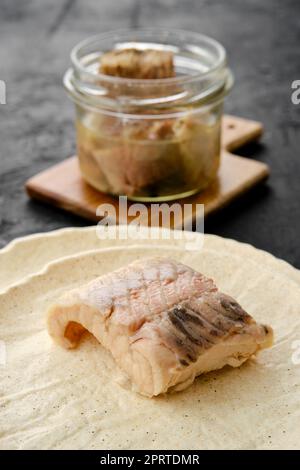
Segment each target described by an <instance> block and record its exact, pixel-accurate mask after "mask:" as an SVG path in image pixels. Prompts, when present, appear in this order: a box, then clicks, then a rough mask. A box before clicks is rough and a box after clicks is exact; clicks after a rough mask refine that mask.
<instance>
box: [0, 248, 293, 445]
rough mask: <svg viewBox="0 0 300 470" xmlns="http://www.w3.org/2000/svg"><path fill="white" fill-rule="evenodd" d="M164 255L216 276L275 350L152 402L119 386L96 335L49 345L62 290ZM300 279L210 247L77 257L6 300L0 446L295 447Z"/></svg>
mask: <svg viewBox="0 0 300 470" xmlns="http://www.w3.org/2000/svg"><path fill="white" fill-rule="evenodd" d="M158 254H161V255H165V256H170V257H173V258H175V259H179V260H181V261H182V262H184V263H186V264H188V265H190V266H191V267H193V268H195V269H198V270H199V271H202V272H203V273H204V274H206V275H208V276H211V277H213V278H214V279H215V280H216V282H217V284H218V285H219V287H220V289H222V290H223V291H224V292H227V293H228V294H231V295H233V296H234V297H236V298H237V300H238V301H239V302H241V304H242V305H243V306H244V307H245V308H246V309H247V310H248V311H249V312H250V313H251V314H252V315H253V316H254V317H255V318H256V319H257V320H258V321H261V322H265V323H270V324H271V325H272V326H273V328H274V330H275V337H276V342H275V345H274V347H273V348H271V349H269V350H266V351H262V353H261V354H260V355H259V357H258V359H257V361H249V362H248V363H247V364H245V365H244V366H242V367H241V368H238V369H231V368H225V369H224V370H222V371H218V372H215V373H210V374H207V375H205V376H202V377H199V378H198V379H197V380H196V381H195V383H194V384H193V385H192V386H191V387H190V388H189V389H187V390H186V391H184V392H181V393H177V394H173V395H167V396H161V397H158V398H155V399H149V398H144V397H141V396H139V395H137V394H135V393H133V392H131V391H128V390H126V389H124V388H122V387H121V386H120V385H118V371H117V368H116V366H115V364H114V362H113V360H112V358H111V357H110V354H109V353H108V352H106V351H105V350H103V348H102V347H101V346H100V345H99V344H98V343H97V342H96V341H95V340H94V339H93V338H91V337H87V338H86V339H85V340H84V342H83V343H82V344H81V346H80V347H79V348H78V349H77V350H74V351H66V350H64V349H62V348H60V347H59V346H56V345H54V344H52V341H51V339H50V338H49V337H48V334H47V332H46V328H45V312H46V309H47V307H48V306H49V305H50V304H51V303H52V302H54V301H55V300H56V299H57V297H58V296H59V295H60V294H61V293H62V292H63V291H65V290H66V289H69V288H73V287H76V286H78V285H80V284H82V283H83V282H86V281H88V280H90V279H92V278H94V277H96V276H98V275H101V274H104V273H106V272H108V271H110V270H113V269H116V268H118V267H120V266H123V265H125V264H127V263H129V262H131V261H132V260H134V259H137V258H143V257H145V256H153V255H158ZM299 305H300V290H299V284H298V283H296V282H294V281H291V280H288V279H287V277H285V276H282V275H277V274H276V272H275V270H274V272H273V273H272V272H271V271H270V270H268V269H264V268H263V267H262V266H260V267H258V265H257V262H254V261H253V260H251V259H250V257H247V256H245V257H244V258H243V262H241V257H240V256H236V255H234V254H232V253H231V252H230V251H227V252H226V251H224V250H219V251H217V250H215V249H213V250H212V249H208V248H205V249H204V250H202V251H201V252H200V253H194V252H188V251H186V250H181V249H179V248H168V247H166V246H165V247H163V248H159V247H158V246H157V247H155V248H150V247H146V246H145V247H143V246H136V247H134V246H132V247H126V248H125V247H119V248H110V249H106V250H100V251H94V252H91V253H85V254H81V255H79V256H76V257H71V258H68V259H65V260H60V261H57V262H55V263H53V264H51V265H49V266H48V267H47V268H46V270H44V272H43V273H41V274H39V275H35V276H32V277H28V278H27V279H25V280H24V282H22V283H20V284H19V285H18V286H15V287H13V288H11V289H9V290H8V291H7V292H6V293H4V294H2V295H0V331H1V340H2V342H3V343H2V344H5V345H6V353H7V363H6V366H1V374H2V377H1V401H0V406H1V413H0V429H1V433H0V447H1V448H2V449H6V448H9V449H37V448H42V449H77V448H79V449H101V448H103V449H117V448H120V449H132V448H134V449H170V448H172V449H221V448H225V449H278V448H291V449H295V448H298V447H299V432H300V429H299V426H300V425H299V423H300V419H299V410H300V365H297V363H296V362H295V361H294V363H293V361H292V354H293V349H292V345H293V344H294V341H296V340H299V339H300V316H299Z"/></svg>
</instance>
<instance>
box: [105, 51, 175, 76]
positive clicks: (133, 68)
mask: <svg viewBox="0 0 300 470" xmlns="http://www.w3.org/2000/svg"><path fill="white" fill-rule="evenodd" d="M100 72H101V73H104V74H105V75H112V76H116V77H123V78H139V79H149V78H151V79H153V78H170V77H174V75H175V71H174V64H173V53H172V52H170V51H157V50H152V49H147V50H138V49H121V50H113V51H109V52H106V53H105V54H103V55H102V57H101V63H100Z"/></svg>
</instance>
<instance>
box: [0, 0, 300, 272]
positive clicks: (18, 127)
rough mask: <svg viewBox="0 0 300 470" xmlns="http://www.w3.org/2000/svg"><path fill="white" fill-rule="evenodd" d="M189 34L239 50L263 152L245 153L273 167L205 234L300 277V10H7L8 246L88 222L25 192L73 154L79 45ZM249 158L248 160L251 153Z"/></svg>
mask: <svg viewBox="0 0 300 470" xmlns="http://www.w3.org/2000/svg"><path fill="white" fill-rule="evenodd" d="M151 25H156V26H165V27H166V28H168V27H180V28H183V29H189V30H194V31H198V32H202V33H205V34H209V35H211V36H214V37H215V38H216V39H218V40H219V41H221V42H222V43H223V44H224V45H225V47H226V48H227V50H228V54H229V61H230V65H231V67H232V68H233V70H234V73H235V77H236V84H235V87H234V90H233V92H232V94H231V95H230V97H229V98H228V100H227V103H226V111H227V112H229V113H232V114H236V115H240V116H244V117H248V118H252V119H256V120H260V121H262V122H263V123H264V124H265V127H266V132H265V135H264V138H263V140H262V143H261V144H260V145H254V146H251V148H247V149H244V150H243V154H244V155H248V156H252V155H253V156H254V157H255V158H257V159H260V160H262V161H265V162H267V163H268V164H269V165H270V166H271V170H272V175H271V178H270V180H269V182H268V184H267V185H265V186H262V187H260V188H257V189H256V190H254V191H252V192H251V193H250V194H248V195H247V196H246V197H244V198H242V199H241V200H240V201H238V202H237V203H234V204H233V205H231V206H230V207H228V208H227V209H226V210H224V211H222V212H220V213H219V214H217V215H216V216H214V217H213V218H211V219H210V220H208V222H207V224H206V231H208V232H213V233H216V234H218V235H222V236H225V237H231V238H235V239H237V240H240V241H245V242H249V243H251V244H253V245H255V246H257V247H259V248H262V249H265V250H268V251H270V252H271V253H273V254H275V255H276V256H279V257H281V258H284V259H286V260H287V261H289V262H291V263H292V264H294V265H296V266H297V267H300V243H299V237H300V154H299V150H298V145H299V126H300V105H298V106H296V105H293V104H292V103H291V83H292V81H293V80H296V79H300V67H299V65H300V60H299V52H300V51H299V44H300V2H299V0H285V1H280V0H278V1H275V0H227V1H226V2H225V1H224V0H184V1H183V0H141V1H135V0H122V1H119V2H114V1H112V0H65V1H60V2H57V1H54V0H26V1H21V0H0V44H1V46H0V64H1V65H0V67H1V68H0V79H2V80H5V81H6V84H7V104H6V105H0V207H1V212H0V246H3V245H4V244H5V243H6V242H8V241H10V240H11V239H13V238H15V237H16V236H20V235H24V234H28V233H33V232H39V231H48V230H52V229H55V228H59V227H66V226H81V225H87V224H88V222H86V221H84V220H83V219H80V218H77V217H74V216H72V215H69V214H67V213H64V212H62V211H59V210H56V209H54V208H51V207H47V206H44V205H42V204H39V203H36V202H31V201H29V200H28V198H27V196H26V195H25V193H24V190H23V184H24V182H25V180H26V179H27V178H28V177H29V176H32V175H33V174H35V173H37V172H38V171H40V170H42V169H44V168H47V167H49V166H50V165H52V164H53V163H55V162H57V161H59V160H61V159H62V158H64V157H67V156H69V155H70V154H72V153H73V152H74V149H75V145H74V129H73V107H72V105H71V103H70V102H69V101H68V99H67V97H66V95H65V92H64V90H63V88H62V84H61V80H62V75H63V73H64V71H65V69H66V67H67V64H68V60H69V51H70V49H71V47H72V46H73V45H74V44H76V43H77V42H78V41H79V40H81V39H83V38H85V37H86V36H88V35H91V34H95V33H97V32H102V31H106V30H109V29H113V28H114V29H115V28H120V27H139V26H151ZM240 153H241V152H240Z"/></svg>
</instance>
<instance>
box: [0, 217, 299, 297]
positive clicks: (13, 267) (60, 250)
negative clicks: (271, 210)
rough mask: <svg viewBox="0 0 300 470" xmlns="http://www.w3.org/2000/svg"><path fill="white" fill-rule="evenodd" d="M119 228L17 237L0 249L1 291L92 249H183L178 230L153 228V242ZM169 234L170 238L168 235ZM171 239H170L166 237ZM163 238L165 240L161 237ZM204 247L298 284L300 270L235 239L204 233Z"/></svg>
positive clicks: (184, 242) (142, 232) (183, 243)
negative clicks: (134, 246)
mask: <svg viewBox="0 0 300 470" xmlns="http://www.w3.org/2000/svg"><path fill="white" fill-rule="evenodd" d="M121 230H122V226H118V227H111V228H109V232H111V233H112V232H113V231H116V233H117V235H118V237H117V239H116V240H113V239H111V238H110V237H107V238H104V239H99V238H98V237H97V234H96V227H95V226H91V227H86V228H66V229H60V230H55V231H52V232H47V233H38V234H34V235H29V236H27V237H23V238H19V239H16V240H14V241H13V242H11V243H10V244H8V245H7V246H6V247H5V248H3V249H2V250H0V266H1V269H0V292H1V291H4V290H5V289H6V288H8V287H9V286H11V285H14V284H16V283H18V282H19V281H21V280H22V279H23V278H24V277H26V276H28V275H30V274H33V273H37V272H39V271H40V270H41V269H43V267H44V266H46V265H47V264H48V263H49V262H51V261H55V260H57V259H59V258H62V257H67V256H71V255H74V254H78V253H82V252H85V251H90V250H93V249H99V248H106V247H109V246H119V245H120V246H124V245H126V246H130V245H132V244H138V243H147V244H150V245H155V244H157V243H159V244H165V245H166V246H170V243H171V244H172V246H185V244H186V240H182V239H180V238H178V237H177V234H178V235H180V236H181V235H182V232H181V231H172V232H169V231H168V230H167V229H155V231H156V234H157V237H156V239H154V240H153V239H150V237H149V236H148V238H147V240H146V235H147V234H148V235H149V231H151V232H153V229H147V228H142V229H141V239H140V240H137V239H136V240H127V239H120V237H119V236H120V231H121ZM170 233H171V235H170ZM169 235H170V236H171V240H170V238H169ZM164 237H166V238H164ZM189 237H192V239H199V237H200V241H201V237H202V235H201V234H197V233H193V234H192V233H191V232H189ZM204 246H205V247H206V248H210V249H215V250H217V251H220V250H221V251H223V250H224V251H226V252H229V253H232V254H237V255H240V256H241V257H242V258H244V257H247V258H250V259H254V260H255V261H256V262H257V263H258V264H260V265H262V266H264V268H267V269H270V270H271V271H273V270H275V271H276V272H278V273H280V274H282V275H284V276H287V277H288V278H289V279H292V280H295V281H297V282H299V283H300V271H299V270H297V269H296V268H293V267H292V266H291V265H289V264H288V263H286V262H285V261H282V260H279V259H277V258H275V257H274V256H272V255H271V254H269V253H267V252H265V251H262V250H258V249H256V248H254V247H253V246H251V245H247V244H245V243H240V242H237V241H235V240H230V239H226V238H221V237H217V236H215V235H208V234H206V235H205V237H204Z"/></svg>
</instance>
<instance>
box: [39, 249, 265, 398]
mask: <svg viewBox="0 0 300 470" xmlns="http://www.w3.org/2000/svg"><path fill="white" fill-rule="evenodd" d="M85 330H88V331H89V332H90V333H92V334H93V335H94V336H95V337H96V338H97V339H98V341H99V342H100V343H101V344H102V345H103V347H105V348H106V349H108V350H109V351H110V352H111V354H112V355H113V357H114V359H115V361H116V363H117V364H118V365H119V367H120V368H121V369H122V370H123V371H124V372H125V373H126V375H127V376H128V378H129V379H130V380H131V383H132V388H133V389H134V390H135V391H137V392H139V393H141V394H143V395H146V396H150V397H151V396H154V395H159V394H161V393H164V392H167V391H168V390H170V389H172V390H181V389H184V388H186V387H187V386H188V385H189V384H191V383H192V382H193V380H194V379H195V377H196V376H197V375H199V374H202V373H204V372H208V371H211V370H215V369H220V368H222V367H223V366H225V365H226V364H228V365H230V366H233V367H238V366H240V365H241V364H242V363H243V362H245V361H246V360H247V359H248V358H249V357H251V356H252V355H254V354H255V353H257V352H258V351H259V350H260V349H263V348H267V347H269V346H271V345H272V340H273V332H272V329H271V328H270V327H269V326H266V325H260V324H258V323H256V322H255V320H254V319H253V318H252V317H251V316H250V315H248V314H247V313H246V312H245V311H244V310H243V308H242V307H241V306H240V305H239V304H238V303H237V302H236V301H235V300H234V299H233V298H231V297H229V296H228V295H226V294H223V293H221V292H219V291H218V289H217V287H216V286H215V284H214V282H213V281H212V280H211V279H208V278H207V277H205V276H204V275H202V274H200V273H199V272H197V271H194V270H193V269H191V268H190V267H188V266H185V265H183V264H181V263H178V262H176V261H173V260H170V259H167V258H150V259H146V260H142V261H136V262H134V263H132V264H130V265H128V266H126V267H123V268H121V269H119V270H117V271H114V272H112V273H110V274H107V275H104V276H101V277H99V278H97V279H95V280H93V281H92V282H90V283H88V284H86V285H84V286H82V287H81V288H77V289H74V290H72V291H70V292H67V293H66V294H65V295H64V296H63V297H62V298H61V299H59V300H58V302H57V303H56V304H55V305H53V306H52V307H51V308H50V310H49V312H48V331H49V334H50V335H51V336H52V337H53V339H54V340H55V341H56V342H58V343H59V344H60V345H62V346H63V347H66V348H73V347H76V346H77V344H78V343H79V340H80V338H81V336H82V334H83V332H84V331H85Z"/></svg>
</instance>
